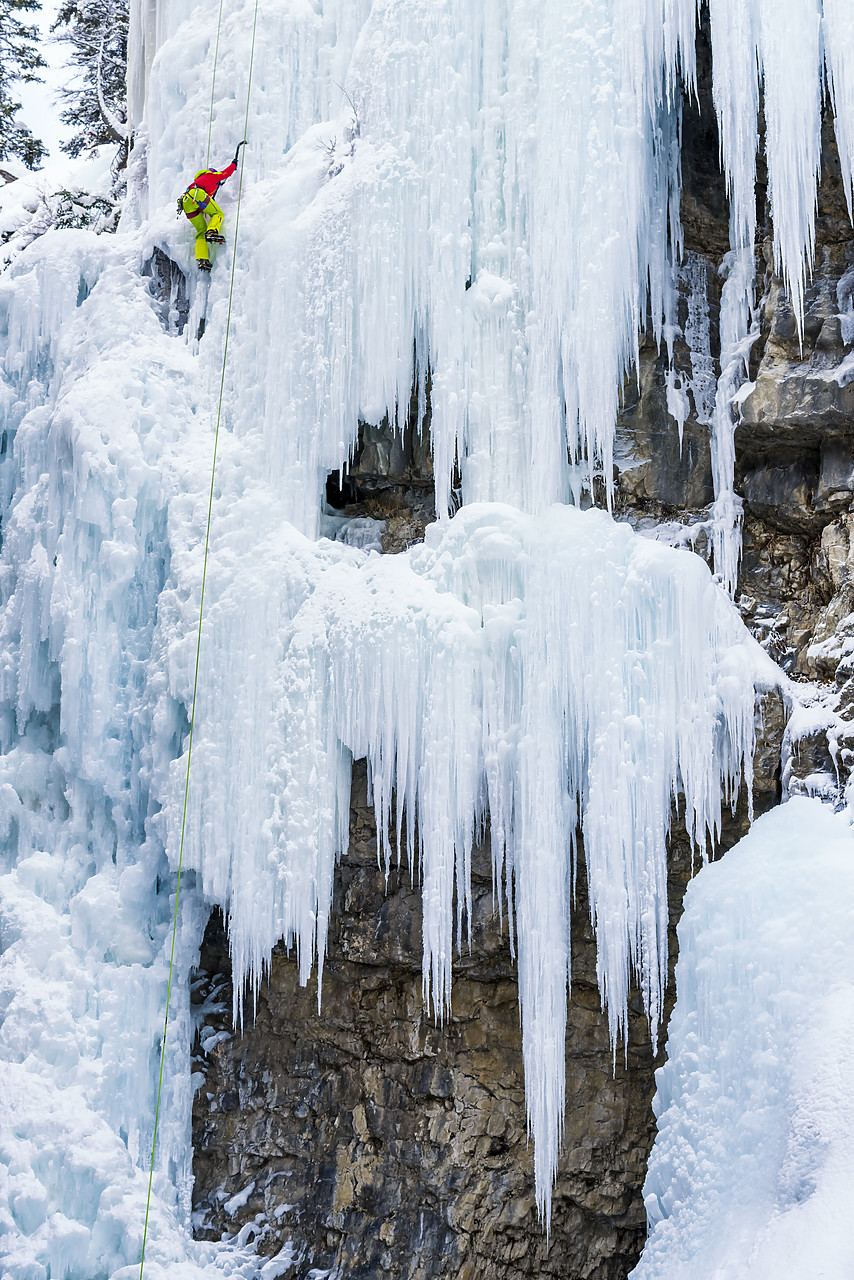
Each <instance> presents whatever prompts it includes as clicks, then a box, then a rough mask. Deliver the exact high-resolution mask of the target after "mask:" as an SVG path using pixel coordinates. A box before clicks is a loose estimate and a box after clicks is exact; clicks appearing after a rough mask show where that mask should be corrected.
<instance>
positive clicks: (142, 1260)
mask: <svg viewBox="0 0 854 1280" xmlns="http://www.w3.org/2000/svg"><path fill="white" fill-rule="evenodd" d="M258 4H259V0H255V15H254V17H253V20H252V49H251V53H250V55H249V82H248V85H247V88H246V114H245V117H244V121H243V136H244V138H245V137H246V132H247V129H248V128H249V99H250V95H251V93H252V69H253V66H254V64H255V33H256V31H257V29H258ZM220 16H222V5H220ZM218 47H219V46H218V42H217V48H218ZM215 74H216V60H214V75H215ZM211 110H212V111H213V108H211ZM245 155H246V151H245V148H244V151H243V153H242V157H241V161H240V180H239V183H238V187H237V209H236V211H235V215H234V250H233V252H232V255H231V279H230V281H229V286H228V313H227V316H226V322H225V341H224V343H223V350H222V375H221V377H220V383H219V402H218V404H217V411H216V428H215V430H214V447H213V462H212V464H211V487H210V494H209V495H208V518H207V526H206V529H205V556H204V562H203V565H202V592H201V598H200V600H199V628H198V633H197V637H196V665H195V671H194V674H193V704H192V710H191V712H190V734H189V740H188V743H187V778H186V782H185V784H184V812H183V815H182V817H181V844H180V848H179V852H178V880H177V883H176V886H175V913H174V916H173V919H172V950H171V953H170V956H169V982H168V984H167V987H166V1016H165V1017H164V1019H163V1040H162V1041H161V1045H160V1076H159V1079H158V1082H157V1105H156V1107H155V1111H154V1138H153V1140H152V1143H151V1169H150V1171H149V1174H148V1196H147V1198H146V1202H145V1226H144V1228H143V1233H142V1254H141V1257H140V1261H139V1280H142V1272H143V1267H144V1266H145V1244H146V1240H147V1239H148V1218H149V1213H150V1210H151V1187H152V1182H153V1180H154V1155H155V1152H156V1150H157V1129H158V1125H159V1123H160V1098H161V1094H162V1092H163V1064H164V1062H165V1060H166V1031H167V1028H168V1026H169V1006H170V1001H171V998H172V974H173V970H174V966H175V940H176V937H177V934H178V898H179V895H180V893H181V868H182V866H183V863H184V833H185V830H186V826H187V805H188V800H189V795H190V764H191V762H192V758H193V729H194V727H195V723H196V693H197V691H198V687H199V657H200V654H201V651H202V617H203V614H204V608H205V583H206V581H207V575H208V550H209V548H210V537H211V518H212V515H213V499H214V483H215V480H216V457H217V447H218V444H219V428H220V423H221V421H222V401H223V395H224V392H225V369H226V361H227V359H228V338H229V333H230V332H231V308H232V303H233V299H234V272H235V267H236V265H237V237H238V233H239V230H240V201H241V197H242V195H243V170H244V165H245Z"/></svg>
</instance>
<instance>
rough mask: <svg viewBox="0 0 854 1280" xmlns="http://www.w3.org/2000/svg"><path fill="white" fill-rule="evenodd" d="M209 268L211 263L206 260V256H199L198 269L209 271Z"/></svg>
mask: <svg viewBox="0 0 854 1280" xmlns="http://www.w3.org/2000/svg"><path fill="white" fill-rule="evenodd" d="M210 269H211V264H210V263H209V262H208V260H207V258H199V270H200V271H203V272H208V271H210Z"/></svg>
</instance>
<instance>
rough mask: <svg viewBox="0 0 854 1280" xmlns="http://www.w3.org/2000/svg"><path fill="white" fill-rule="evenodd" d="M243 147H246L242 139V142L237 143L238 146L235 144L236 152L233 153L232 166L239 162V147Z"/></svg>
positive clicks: (244, 140)
mask: <svg viewBox="0 0 854 1280" xmlns="http://www.w3.org/2000/svg"><path fill="white" fill-rule="evenodd" d="M245 146H246V139H245V138H244V139H243V141H242V142H238V144H237V150H236V151H235V153H234V164H235V165H236V164H237V163H238V162H239V160H240V148H241V147H245Z"/></svg>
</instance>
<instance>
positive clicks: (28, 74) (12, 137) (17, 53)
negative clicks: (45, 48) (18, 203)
mask: <svg viewBox="0 0 854 1280" xmlns="http://www.w3.org/2000/svg"><path fill="white" fill-rule="evenodd" d="M40 9H41V3H40V0H0V160H11V159H13V158H16V159H18V160H21V161H23V163H24V164H25V165H26V166H27V168H29V169H35V168H36V166H37V165H38V164H39V162H40V160H41V159H42V157H43V156H45V155H47V151H46V149H45V146H44V143H43V142H41V141H40V140H39V139H38V138H34V137H33V134H32V131H31V130H30V129H28V128H27V126H26V125H25V124H22V123H21V122H20V121H17V120H16V119H15V115H16V113H17V112H18V111H20V109H21V104H20V102H18V101H16V99H15V96H14V91H13V88H12V86H13V85H15V84H20V83H26V82H29V81H32V80H39V79H40V78H41V77H40V76H39V75H38V72H39V70H40V68H41V67H44V66H45V65H46V63H45V60H44V58H43V57H42V56H41V54H40V53H39V51H38V47H37V45H38V38H39V33H38V29H37V28H36V27H34V26H30V25H28V24H27V23H25V22H22V21H21V19H20V17H19V15H20V14H22V13H38V11H39V10H40Z"/></svg>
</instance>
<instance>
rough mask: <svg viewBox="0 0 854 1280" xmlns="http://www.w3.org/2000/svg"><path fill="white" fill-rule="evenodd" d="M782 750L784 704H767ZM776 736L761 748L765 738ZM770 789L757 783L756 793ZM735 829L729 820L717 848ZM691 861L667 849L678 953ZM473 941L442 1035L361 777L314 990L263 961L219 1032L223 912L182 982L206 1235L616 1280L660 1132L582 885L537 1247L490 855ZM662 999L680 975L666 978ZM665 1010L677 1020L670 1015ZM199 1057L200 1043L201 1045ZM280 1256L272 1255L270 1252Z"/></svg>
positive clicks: (510, 993) (491, 1272)
mask: <svg viewBox="0 0 854 1280" xmlns="http://www.w3.org/2000/svg"><path fill="white" fill-rule="evenodd" d="M772 712H773V716H772V718H774V720H775V723H776V751H775V750H774V748H773V747H770V748H769V756H770V758H771V760H772V761H776V760H778V759H779V742H780V733H781V728H782V716H781V707H780V706H776V707H774V708H772ZM770 737H771V735H768V740H769V742H770ZM776 794H777V779H776V777H775V776H774V771H773V768H772V769H767V770H762V771H760V776H759V777H758V779H757V799H758V803H759V805H760V806H761V807H768V805H769V804H771V803H774V801H775V799H776ZM745 828H746V819H745V816H744V814H743V813H739V814H738V815H737V817H736V819H731V820H730V822H729V823H728V826H727V831H726V833H725V844H727V845H729V844H731V843H733V841H734V840H735V839H738V838H739V836H740V835H741V834H742V833H743V831H744V830H745ZM690 874H691V855H690V851H689V847H688V842H687V839H686V837H685V833H684V831H680V830H679V829H678V828H677V829H676V830H675V831H674V839H673V843H672V849H671V865H670V893H671V922H672V928H671V950H672V953H673V955H672V959H673V960H675V952H676V945H675V943H676V939H675V925H676V921H677V920H678V917H679V915H680V914H681V902H682V896H683V893H684V889H685V885H686V883H687V880H688V878H689V876H690ZM473 881H474V885H473V888H474V937H473V946H472V954H471V955H463V956H461V957H459V959H458V961H457V964H456V973H455V981H454V987H453V1002H452V1004H453V1013H452V1016H451V1018H450V1019H449V1020H448V1022H447V1023H446V1024H445V1025H443V1026H437V1025H436V1024H435V1022H434V1021H433V1020H432V1018H430V1017H429V1016H428V1014H427V1013H426V1011H425V1008H424V1002H423V998H422V991H421V971H420V955H421V937H420V919H421V904H420V893H419V892H418V890H417V888H416V889H413V887H412V885H411V883H410V878H409V874H408V872H406V871H398V872H394V873H393V874H392V876H391V878H390V881H389V884H388V886H387V888H386V887H385V886H384V883H383V874H382V872H380V871H379V870H378V868H377V861H376V831H375V827H374V817H373V808H372V806H369V805H368V804H367V799H366V777H365V771H364V767H363V766H358V767H357V771H356V777H355V778H354V793H353V804H352V809H351V821H350V850H349V853H348V855H347V857H346V858H345V859H344V860H343V861H342V864H341V866H340V868H339V871H338V875H337V878H336V886H335V905H334V915H333V926H332V931H331V934H330V943H329V954H328V958H327V961H326V965H325V969H324V977H323V1011H322V1013H321V1014H318V1011H317V991H316V987H315V986H314V984H312V985H310V986H309V987H307V988H300V986H299V984H298V979H297V966H296V964H295V962H294V960H293V959H292V958H291V959H289V958H288V957H287V956H286V955H285V954H283V953H282V954H278V953H277V954H275V955H274V956H273V961H272V966H271V972H270V980H269V983H267V984H265V985H264V986H263V987H262V990H261V993H260V996H259V1000H258V1006H257V1010H256V1013H255V1017H254V1019H253V1020H252V1023H251V1026H248V1027H247V1028H246V1029H245V1030H244V1032H243V1033H242V1034H230V1033H231V1030H232V1028H231V994H232V992H231V977H230V965H229V962H228V948H227V942H226V939H225V936H224V934H223V929H222V918H221V916H220V915H219V914H218V913H217V914H216V915H215V916H213V917H212V919H211V923H210V925H209V927H208V931H207V934H206V937H205V942H204V945H203V948H202V954H201V968H200V970H199V972H198V975H197V980H196V982H195V984H194V999H195V1000H196V1002H197V1007H198V1009H199V1012H200V1015H201V1018H202V1026H201V1030H200V1039H199V1046H198V1057H197V1066H196V1069H197V1070H199V1071H200V1072H201V1073H202V1074H203V1076H204V1082H203V1083H202V1084H201V1087H200V1088H199V1090H198V1092H197V1094H196V1098H195V1107H194V1113H193V1116H194V1139H195V1141H194V1145H195V1175H196V1185H195V1193H194V1203H195V1208H196V1230H197V1233H198V1234H201V1235H209V1236H211V1237H213V1238H219V1236H220V1235H221V1234H222V1233H223V1232H224V1231H225V1232H234V1231H236V1230H237V1229H238V1228H241V1227H242V1228H245V1229H247V1230H248V1231H254V1232H255V1233H256V1234H257V1236H258V1244H259V1249H260V1251H261V1252H262V1253H268V1252H269V1253H278V1252H279V1251H280V1250H281V1249H282V1248H283V1246H284V1245H285V1242H289V1248H290V1253H288V1252H287V1251H286V1253H285V1257H290V1259H291V1264H292V1265H290V1266H289V1267H287V1268H285V1269H283V1271H282V1272H281V1274H282V1275H283V1276H287V1277H296V1276H300V1277H303V1276H305V1275H307V1274H308V1273H309V1271H310V1270H311V1268H317V1269H319V1270H320V1272H321V1273H326V1272H329V1273H331V1274H333V1275H341V1276H342V1277H347V1280H380V1278H381V1277H382V1278H388V1277H396V1278H397V1277H399V1278H401V1280H402V1278H403V1277H406V1278H407V1280H429V1278H432V1277H439V1276H442V1277H455V1278H457V1280H483V1278H487V1280H492V1278H493V1277H494V1278H495V1280H523V1277H524V1278H525V1280H528V1278H529V1277H539V1276H555V1277H561V1278H562V1280H565V1278H566V1277H578V1280H582V1278H583V1280H618V1278H619V1277H623V1276H625V1275H626V1274H627V1273H628V1271H629V1270H630V1269H631V1267H632V1266H633V1265H634V1263H635V1262H636V1261H637V1258H638V1256H639V1253H640V1250H641V1248H642V1245H643V1239H644V1234H645V1214H644V1209H643V1202H642V1198H641V1184H642V1181H643V1175H644V1171H645V1168H646V1161H647V1158H648V1155H649V1149H650V1146H651V1143H652V1139H653V1135H654V1125H653V1117H652V1111H651V1101H652V1094H653V1089H654V1080H653V1070H654V1067H655V1065H656V1061H657V1060H655V1059H654V1058H653V1053H652V1046H651V1043H650V1035H649V1029H648V1027H647V1024H646V1019H645V1016H644V1013H643V1009H642V1006H641V1002H640V999H639V998H635V999H633V1000H632V1002H631V1005H630V1011H629V1040H628V1044H627V1046H626V1051H625V1057H624V1056H623V1053H622V1050H621V1052H620V1053H619V1054H618V1055H617V1060H616V1063H614V1062H613V1059H612V1053H611V1048H610V1044H609V1040H608V1028H607V1022H606V1019H605V1018H604V1016H603V1014H602V1012H601V1009H600V1002H599V992H598V989H597V986H596V951H595V943H594V939H593V933H592V929H591V926H590V921H589V916H588V911H587V902H586V891H585V886H584V883H583V876H582V877H581V884H580V886H579V894H578V902H577V904H576V909H575V913H574V918H573V956H572V1000H571V1001H570V1004H569V1019H568V1024H567V1034H566V1051H567V1112H566V1133H565V1141H564V1150H563V1156H562V1160H561V1166H560V1172H559V1177H558V1182H557V1186H556V1188H555V1194H554V1200H553V1216H552V1232H551V1238H550V1240H546V1238H545V1235H544V1233H543V1231H542V1228H541V1226H540V1224H539V1223H538V1221H537V1216H536V1209H535V1205H534V1198H533V1186H534V1174H533V1161H532V1153H531V1149H530V1147H529V1145H528V1142H527V1133H526V1119H525V1098H524V1081H523V1076H522V1044H521V1033H520V1028H519V1007H518V991H517V983H516V968H515V964H514V962H513V959H512V957H511V954H510V947H509V942H508V937H507V930H506V922H505V928H504V929H503V930H502V928H501V926H500V924H499V921H498V918H497V915H496V913H495V911H494V909H493V900H492V883H491V865H490V858H489V852H488V849H484V850H482V851H481V852H480V854H479V856H478V857H477V859H476V860H475V865H474V874H473ZM671 991H672V984H671ZM668 1011H669V1010H668ZM206 1050H207V1051H206ZM282 1262H283V1265H284V1260H282Z"/></svg>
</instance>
